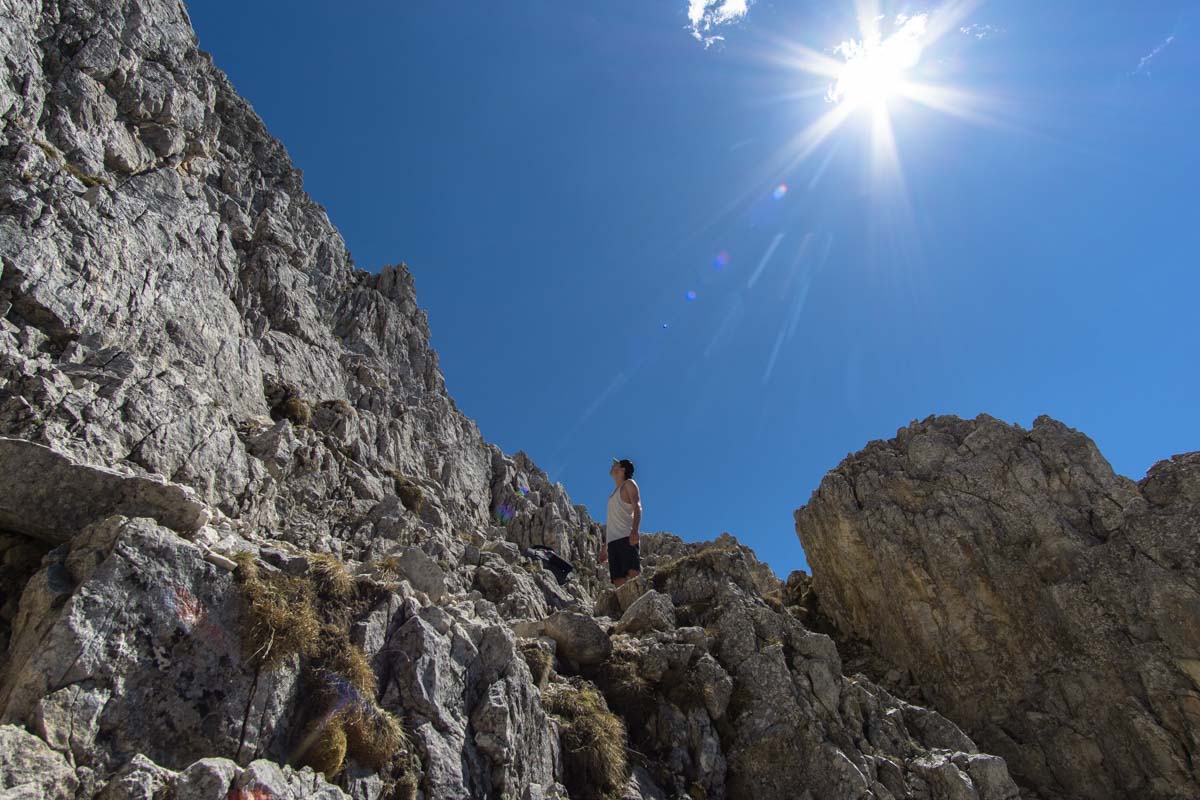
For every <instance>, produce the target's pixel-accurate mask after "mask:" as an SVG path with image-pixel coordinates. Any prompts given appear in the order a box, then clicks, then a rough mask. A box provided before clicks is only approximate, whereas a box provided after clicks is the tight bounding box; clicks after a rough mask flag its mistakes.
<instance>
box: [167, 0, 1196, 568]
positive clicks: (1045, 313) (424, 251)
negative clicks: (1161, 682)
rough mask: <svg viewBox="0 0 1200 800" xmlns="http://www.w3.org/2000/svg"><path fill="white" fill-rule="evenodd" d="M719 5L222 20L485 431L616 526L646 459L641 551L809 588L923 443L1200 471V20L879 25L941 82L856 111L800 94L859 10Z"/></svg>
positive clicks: (321, 194)
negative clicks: (623, 494)
mask: <svg viewBox="0 0 1200 800" xmlns="http://www.w3.org/2000/svg"><path fill="white" fill-rule="evenodd" d="M694 3H696V4H697V5H696V14H695V15H694V18H695V20H696V22H695V24H693V22H692V20H691V19H690V18H689V0H654V2H648V0H576V1H575V2H570V3H563V2H560V1H558V0H520V2H513V3H503V4H499V3H491V4H484V3H478V2H476V3H460V2H452V1H451V0H447V1H446V2H438V3H433V2H413V3H382V2H367V3H356V4H346V3H342V4H335V3H329V2H325V0H320V1H318V0H289V2H286V3H285V2H277V1H275V0H258V1H257V2H254V3H246V2H237V3H234V2H224V0H205V2H194V3H192V4H190V7H189V11H190V13H191V16H192V20H193V22H194V24H195V26H196V29H197V32H198V34H199V37H200V44H201V46H202V47H203V48H204V49H206V50H208V51H209V52H211V53H212V54H213V57H214V60H215V62H216V64H217V65H218V66H219V67H221V68H222V69H224V70H225V71H226V72H227V73H228V74H229V76H230V78H231V80H232V81H233V83H234V85H235V86H236V87H237V89H238V90H239V91H240V92H241V93H242V94H243V95H245V96H246V97H247V98H248V99H249V100H250V101H251V102H252V103H253V104H254V107H255V108H256V109H257V111H258V112H259V114H260V115H261V116H262V117H263V119H264V120H265V121H266V123H267V125H268V127H269V128H270V130H271V131H272V133H274V134H275V135H276V136H277V137H279V138H280V139H281V140H282V141H283V142H284V144H285V145H286V146H287V148H288V150H289V152H290V153H291V155H292V157H293V159H294V160H295V161H296V163H297V165H298V166H299V167H300V168H301V169H302V170H303V171H304V175H305V185H306V187H307V189H308V191H309V192H310V193H311V194H312V195H313V196H314V198H316V200H317V201H318V202H320V203H322V204H323V205H324V206H325V207H326V208H327V209H328V212H329V216H330V218H331V219H332V220H333V222H334V224H336V225H337V226H338V227H339V228H340V229H341V231H342V233H343V235H344V236H345V237H346V240H347V243H348V245H349V247H350V250H351V252H352V254H353V256H354V258H355V261H356V263H357V264H358V265H359V266H360V267H362V268H364V269H369V270H373V271H377V270H378V269H379V268H380V267H382V266H383V265H384V264H387V263H395V262H399V261H404V262H406V263H407V264H408V266H409V268H410V269H411V270H412V272H413V273H414V275H415V276H416V281H417V290H418V298H419V300H420V302H421V304H422V305H423V306H424V307H425V308H426V309H427V310H428V313H429V319H430V324H431V327H432V329H433V343H434V346H435V347H436V348H437V350H438V351H439V354H440V356H441V365H442V369H443V371H444V373H445V375H446V381H447V384H448V385H449V388H450V391H451V393H452V394H453V396H454V398H455V399H456V401H457V402H458V404H459V406H460V407H461V408H462V409H463V411H464V412H465V413H467V414H468V415H470V416H471V417H473V418H474V419H475V420H477V421H478V423H479V425H480V428H481V429H482V431H483V433H484V435H485V436H486V437H487V438H488V439H489V440H491V441H494V442H496V443H497V444H499V445H500V446H501V447H503V448H504V449H505V450H507V451H509V452H514V451H516V450H518V449H524V450H525V451H526V452H528V453H529V454H530V455H531V456H532V457H533V458H534V459H535V460H536V461H537V462H538V463H539V464H540V465H541V466H542V467H543V468H544V469H546V471H547V472H548V473H550V475H551V477H552V478H554V479H556V480H559V481H561V482H562V483H563V484H564V485H565V486H566V488H567V490H568V491H569V492H570V494H571V496H572V498H573V499H574V500H576V501H577V502H583V503H586V504H587V505H588V506H589V508H591V509H592V511H593V513H594V514H595V515H596V516H598V517H601V518H602V517H603V510H604V503H605V500H606V498H607V495H608V493H609V491H611V482H610V480H609V478H608V476H607V472H608V463H609V458H610V456H614V455H615V456H619V457H629V458H632V459H633V460H634V461H635V462H636V463H637V464H638V476H637V477H638V479H639V483H640V484H641V486H642V491H643V496H644V504H645V518H644V521H643V528H644V529H645V530H668V531H672V532H674V533H678V534H679V535H681V536H683V537H684V538H686V539H693V540H696V539H706V538H711V537H713V536H716V535H717V534H719V533H721V532H722V531H729V532H731V533H733V534H735V535H736V536H738V538H739V539H741V540H742V541H743V542H745V543H747V544H749V545H751V546H752V547H754V548H755V550H756V551H757V552H758V554H759V556H760V557H761V558H763V559H764V560H766V561H767V562H768V563H770V564H771V566H772V567H774V569H775V570H776V572H777V573H779V574H780V575H786V574H787V572H789V571H790V570H792V569H796V568H800V567H804V566H805V562H804V558H803V552H802V551H801V549H800V546H799V543H798V541H797V539H796V536H795V533H794V531H793V527H792V511H793V510H794V509H795V508H797V507H798V506H800V505H803V504H804V503H805V502H807V500H808V498H809V496H810V494H811V493H812V492H813V490H814V489H815V488H816V487H817V485H818V483H819V482H820V479H821V477H822V476H823V475H824V474H825V473H826V472H827V471H828V470H830V469H832V468H834V467H835V466H837V464H838V462H839V461H840V460H841V459H842V458H843V457H844V456H845V455H846V454H847V453H850V452H854V451H857V450H858V449H860V448H861V447H862V446H863V445H865V444H866V443H867V442H868V441H869V440H871V439H878V438H887V437H890V436H892V435H894V434H895V431H896V429H897V428H899V427H902V426H904V425H906V424H907V423H908V422H909V421H911V420H913V419H920V418H924V417H926V416H928V415H930V414H958V415H960V416H975V415H976V414H979V413H988V414H991V415H993V416H995V417H999V418H1001V419H1004V420H1007V421H1010V422H1016V423H1019V424H1021V425H1025V426H1028V425H1030V424H1031V423H1032V421H1033V419H1034V418H1035V417H1036V416H1038V415H1039V414H1042V413H1046V414H1050V415H1051V416H1054V417H1056V418H1058V419H1061V420H1063V421H1064V422H1065V423H1067V424H1068V425H1071V426H1073V427H1076V428H1078V429H1080V430H1082V431H1084V432H1085V433H1087V434H1088V435H1090V436H1091V437H1092V438H1093V439H1095V440H1096V442H1097V444H1098V445H1099V446H1100V448H1101V451H1102V452H1103V453H1104V454H1105V455H1106V456H1107V457H1108V459H1109V460H1110V462H1111V463H1112V464H1113V466H1114V467H1115V468H1116V469H1117V471H1118V472H1121V473H1122V474H1125V475H1128V476H1129V477H1132V478H1135V479H1137V478H1140V477H1142V476H1143V475H1144V473H1145V471H1146V469H1147V468H1148V467H1150V466H1151V465H1152V464H1153V463H1154V462H1155V461H1157V460H1159V459H1161V458H1166V457H1169V456H1170V455H1172V454H1175V453H1180V452H1185V451H1188V450H1196V449H1200V421H1198V419H1200V418H1198V415H1197V411H1198V410H1200V403H1198V402H1197V398H1198V397H1200V376H1198V370H1197V355H1196V354H1197V352H1198V348H1200V332H1198V331H1200V327H1198V326H1197V324H1196V318H1197V315H1196V305H1197V295H1198V292H1200V273H1198V270H1197V267H1198V266H1200V259H1198V258H1197V255H1196V254H1197V251H1198V247H1200V201H1198V199H1197V197H1198V195H1197V190H1196V185H1195V184H1196V178H1197V176H1200V144H1198V142H1200V136H1197V134H1196V132H1197V131H1198V130H1200V47H1198V46H1197V36H1198V35H1200V13H1198V12H1197V10H1196V6H1195V4H1194V3H1192V2H1142V3H1137V4H1133V3H1128V2H1115V1H1112V0H1110V1H1109V2H1088V3H1082V2H1064V3H1045V2H1031V1H1029V0H1012V1H1010V2H1004V3H1000V2H992V3H982V4H978V5H975V6H972V7H967V6H962V7H949V6H945V5H941V6H939V5H937V4H929V5H921V4H907V3H906V4H888V3H882V4H880V6H879V8H878V11H877V13H874V12H873V13H872V14H870V15H869V16H870V17H871V18H875V17H878V18H879V19H878V22H877V25H878V26H879V27H880V33H881V37H883V38H884V39H885V40H886V37H888V36H889V35H892V34H894V33H895V32H896V31H902V30H904V29H905V27H906V25H908V24H909V23H910V22H911V21H912V20H914V19H916V20H918V21H919V22H920V23H921V25H922V26H924V27H922V29H921V31H923V32H924V33H923V34H922V35H921V36H919V37H917V38H916V39H915V40H914V41H917V42H918V43H919V45H920V50H919V52H918V51H916V50H914V51H913V53H914V54H915V55H917V56H919V57H918V58H917V60H916V63H915V64H911V67H910V68H909V69H907V71H904V72H903V73H901V72H899V70H898V69H896V70H891V69H890V68H889V69H886V70H885V72H887V74H886V76H885V78H886V80H887V81H890V82H889V83H888V84H887V85H890V86H895V85H896V84H895V81H904V82H905V83H904V85H903V87H902V88H901V89H900V90H898V91H896V92H895V93H889V92H887V91H885V90H883V89H880V90H879V91H878V92H870V91H865V92H864V91H862V90H861V88H860V89H859V90H858V91H857V93H856V92H853V91H852V92H850V96H849V97H847V96H844V95H843V96H842V97H840V98H839V97H836V96H834V97H830V96H829V95H837V94H838V92H837V85H838V84H837V75H836V74H835V75H825V74H815V73H813V72H809V71H806V70H805V69H804V67H806V66H807V67H811V66H812V65H813V64H814V63H819V64H824V65H826V66H829V65H833V66H835V67H838V68H841V67H842V66H843V65H844V64H846V63H847V61H846V59H847V56H848V55H849V54H851V51H852V48H845V47H841V48H839V45H842V43H844V42H848V41H851V40H855V41H861V40H863V38H864V35H863V33H862V32H861V29H860V25H859V23H858V21H857V20H856V13H855V6H854V4H853V3H849V2H833V1H829V2H821V3H815V2H795V3H790V2H769V1H768V0H758V2H755V3H752V4H751V5H749V7H748V8H744V9H743V8H741V7H740V4H739V3H737V2H736V0H727V2H726V3H725V5H721V3H720V2H718V3H716V4H714V3H712V2H710V3H709V4H708V5H709V7H708V8H703V7H702V4H703V0H694ZM722 11H724V12H726V13H724V14H722ZM743 11H744V13H742V12H743ZM909 30H910V31H914V30H916V29H915V28H910V29H909ZM939 30H942V31H944V32H942V33H941V35H940V36H935V33H936V32H937V31H939ZM921 31H917V33H921ZM718 36H719V37H723V38H722V39H720V40H716V39H715V37H718ZM896 41H899V39H897V40H896ZM872 52H886V46H885V49H876V50H873V51H872ZM911 60H912V59H908V60H906V61H905V62H904V65H905V66H909V65H910V62H911ZM858 63H862V62H858ZM871 63H878V61H877V60H876V61H874V62H871ZM889 63H890V62H889ZM877 72H878V70H871V71H870V73H869V74H870V76H871V77H870V79H869V80H868V81H867V83H869V84H870V86H872V87H874V86H876V85H883V84H882V83H881V82H880V81H881V80H882V79H880V78H879V77H878V75H877ZM893 73H895V74H894V75H893ZM856 74H859V73H856ZM861 84H862V81H861V80H860V81H859V84H856V85H858V86H860V87H861ZM914 87H916V88H914ZM922 87H923V88H922ZM914 98H915V99H914ZM826 115H831V116H826ZM833 116H842V117H844V121H843V122H842V124H841V125H840V126H839V127H837V128H836V129H835V130H833V131H832V133H830V134H829V135H828V136H826V137H825V138H823V139H821V140H820V141H816V137H814V136H808V137H806V136H804V132H805V131H810V132H811V131H812V130H813V127H812V126H813V125H814V123H815V124H817V125H818V126H819V125H820V121H821V120H822V119H826V120H828V119H831V118H833ZM889 128H890V131H891V133H890V136H889V135H887V134H886V130H887V129H889ZM781 184H783V185H786V191H784V190H782V189H781V188H780V185H781ZM689 292H690V293H693V294H689Z"/></svg>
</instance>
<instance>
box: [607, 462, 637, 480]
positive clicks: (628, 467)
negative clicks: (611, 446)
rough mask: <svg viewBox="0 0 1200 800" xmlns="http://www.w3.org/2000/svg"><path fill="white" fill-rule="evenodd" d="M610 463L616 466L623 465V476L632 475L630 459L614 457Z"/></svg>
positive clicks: (630, 476)
mask: <svg viewBox="0 0 1200 800" xmlns="http://www.w3.org/2000/svg"><path fill="white" fill-rule="evenodd" d="M612 465H613V466H614V467H616V466H620V467H623V468H624V469H625V477H626V478H632V477H633V462H632V461H630V460H629V459H628V458H614V459H613V460H612Z"/></svg>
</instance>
